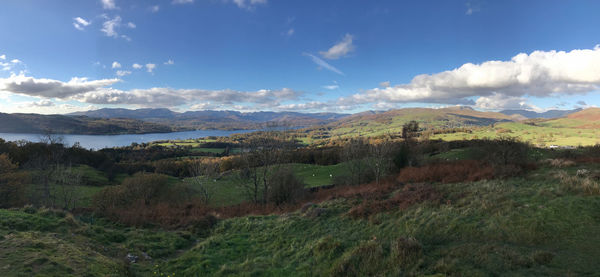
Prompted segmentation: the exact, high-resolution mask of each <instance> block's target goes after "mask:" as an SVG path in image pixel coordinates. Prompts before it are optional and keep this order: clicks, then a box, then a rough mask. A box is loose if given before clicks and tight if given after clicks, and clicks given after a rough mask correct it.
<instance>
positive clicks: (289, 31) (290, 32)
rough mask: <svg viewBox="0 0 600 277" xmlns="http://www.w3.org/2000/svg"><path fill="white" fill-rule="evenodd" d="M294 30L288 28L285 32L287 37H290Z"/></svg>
mask: <svg viewBox="0 0 600 277" xmlns="http://www.w3.org/2000/svg"><path fill="white" fill-rule="evenodd" d="M295 32H296V31H294V28H290V29H289V30H288V31H287V33H286V34H287V35H288V37H291V36H292V35H294V33H295Z"/></svg>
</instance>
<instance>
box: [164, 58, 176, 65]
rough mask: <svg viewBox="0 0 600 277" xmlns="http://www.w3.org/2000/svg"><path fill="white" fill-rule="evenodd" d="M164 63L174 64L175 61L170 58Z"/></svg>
mask: <svg viewBox="0 0 600 277" xmlns="http://www.w3.org/2000/svg"><path fill="white" fill-rule="evenodd" d="M164 64H165V65H174V64H175V62H174V61H173V60H171V59H169V60H168V61H166V62H164Z"/></svg>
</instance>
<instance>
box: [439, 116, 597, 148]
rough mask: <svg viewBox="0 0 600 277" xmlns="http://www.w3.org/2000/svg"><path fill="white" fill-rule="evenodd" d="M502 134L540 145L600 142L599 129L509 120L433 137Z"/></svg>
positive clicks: (593, 143)
mask: <svg viewBox="0 0 600 277" xmlns="http://www.w3.org/2000/svg"><path fill="white" fill-rule="evenodd" d="M501 136H508V137H516V138H519V139H520V140H522V141H527V142H530V143H532V144H535V145H540V146H550V145H558V146H589V145H596V144H597V143H600V131H599V130H598V129H576V128H566V127H548V126H532V125H528V124H523V123H518V122H509V123H501V124H496V125H495V126H494V127H493V128H492V127H484V128H476V129H474V130H473V131H472V132H471V133H464V132H458V133H451V134H438V135H434V136H432V137H431V139H442V140H446V141H453V140H463V139H466V140H469V139H486V138H487V139H496V138H499V137H501Z"/></svg>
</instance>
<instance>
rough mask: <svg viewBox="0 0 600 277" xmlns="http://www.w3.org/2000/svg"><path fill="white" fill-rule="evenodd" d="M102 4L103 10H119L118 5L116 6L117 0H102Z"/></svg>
mask: <svg viewBox="0 0 600 277" xmlns="http://www.w3.org/2000/svg"><path fill="white" fill-rule="evenodd" d="M100 1H101V2H102V8H104V9H105V10H115V9H117V5H116V4H115V0H100Z"/></svg>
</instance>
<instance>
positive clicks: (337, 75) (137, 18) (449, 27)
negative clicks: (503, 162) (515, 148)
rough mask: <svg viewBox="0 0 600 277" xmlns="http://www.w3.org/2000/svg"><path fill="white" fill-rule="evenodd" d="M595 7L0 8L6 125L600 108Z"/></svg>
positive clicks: (320, 1) (292, 4)
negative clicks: (28, 116)
mask: <svg viewBox="0 0 600 277" xmlns="http://www.w3.org/2000/svg"><path fill="white" fill-rule="evenodd" d="M599 12H600V1H554V0H543V1H521V0H518V1H512V0H503V1H488V0H439V1H431V0H415V1H396V0H390V1H385V0H381V1H367V0H314V1H313V0H303V1H291V0H143V1H141V0H138V1H133V0H56V1H43V0H2V1H1V2H0V112H5V113H16V112H23V113H24V112H27V113H43V114H52V113H61V114H62V113H70V112H76V111H85V110H92V109H99V108H129V109H137V108H169V109H171V110H174V111H179V112H183V111H195V110H237V111H243V112H252V111H298V112H340V113H355V112H361V111H365V110H388V109H395V108H403V107H431V108H440V107H448V106H454V105H462V106H470V107H473V108H475V109H478V110H485V111H498V110H503V109H527V110H534V111H545V110H549V109H573V108H586V107H594V106H596V105H600V94H599V93H598V92H600V28H599V27H598V26H600V16H598V13H599Z"/></svg>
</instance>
